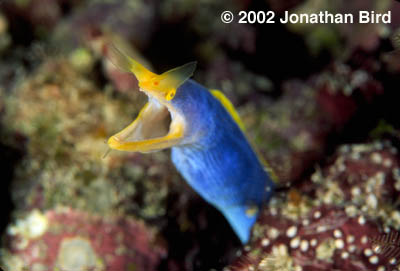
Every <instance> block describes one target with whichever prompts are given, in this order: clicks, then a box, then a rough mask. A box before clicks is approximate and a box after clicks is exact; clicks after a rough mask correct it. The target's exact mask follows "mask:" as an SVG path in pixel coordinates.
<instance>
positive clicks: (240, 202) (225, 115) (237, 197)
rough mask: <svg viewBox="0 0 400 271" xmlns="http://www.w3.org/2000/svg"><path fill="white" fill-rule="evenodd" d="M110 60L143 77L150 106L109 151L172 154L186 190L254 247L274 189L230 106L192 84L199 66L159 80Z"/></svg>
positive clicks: (116, 55) (119, 59)
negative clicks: (256, 226)
mask: <svg viewBox="0 0 400 271" xmlns="http://www.w3.org/2000/svg"><path fill="white" fill-rule="evenodd" d="M110 59H111V61H112V62H113V63H114V64H116V65H117V66H118V67H120V68H122V69H124V70H125V71H129V72H132V73H133V74H134V75H135V76H136V78H137V79H138V82H139V88H140V91H142V92H144V93H145V94H146V95H147V96H148V102H147V104H146V105H145V106H144V107H143V109H142V110H141V111H140V113H139V115H138V116H137V118H136V119H135V120H134V121H133V122H132V123H131V124H130V125H128V126H127V127H126V128H124V129H123V130H122V131H120V132H119V133H117V134H115V135H113V136H111V137H110V138H109V140H108V145H109V147H110V148H112V149H116V150H121V151H132V152H142V153H147V152H153V151H158V150H162V149H166V148H171V149H172V151H171V157H172V161H173V163H174V165H175V167H176V168H177V169H178V171H179V172H180V174H181V175H182V176H183V177H184V179H185V180H186V181H187V183H188V184H189V185H190V186H191V187H192V188H193V189H194V190H195V191H196V192H197V193H199V194H200V195H201V196H202V197H203V198H204V199H205V200H206V201H207V202H208V203H210V204H212V205H213V206H214V207H216V208H217V209H218V210H219V211H220V212H221V213H222V214H223V215H224V216H225V218H226V219H227V220H228V222H229V223H230V225H231V227H232V228H233V230H234V231H235V233H236V234H237V236H238V237H239V239H240V240H241V242H242V243H247V242H248V240H249V237H250V233H251V228H252V226H253V224H254V223H255V221H256V219H257V216H258V213H259V210H260V209H261V206H262V204H263V203H265V202H266V201H267V200H268V199H269V197H270V196H271V194H272V192H273V190H274V187H275V184H274V181H273V176H272V175H271V174H269V173H268V171H267V170H266V169H265V167H264V165H263V163H262V162H261V160H260V158H259V157H258V156H257V154H256V153H255V151H254V150H253V148H252V147H251V145H250V143H249V142H248V140H247V139H246V136H245V135H244V132H243V124H242V122H241V121H240V117H239V115H238V113H237V112H236V111H235V109H234V107H233V105H232V104H231V102H230V101H229V100H228V99H227V98H226V97H225V96H224V94H223V93H222V92H220V91H218V90H209V89H207V88H205V87H203V86H202V85H200V84H199V83H197V82H195V81H194V80H191V79H190V77H191V76H192V75H193V73H194V70H195V68H196V62H190V63H187V64H185V65H183V66H180V67H177V68H175V69H172V70H169V71H167V72H164V73H162V74H160V75H158V74H155V73H153V72H151V71H149V70H148V69H147V68H145V67H144V66H143V65H141V64H140V63H138V62H137V61H135V60H134V59H132V58H131V57H129V56H127V55H126V54H124V53H123V52H121V51H120V50H119V49H117V48H116V47H115V46H111V52H110Z"/></svg>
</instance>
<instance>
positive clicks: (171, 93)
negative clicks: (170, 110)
mask: <svg viewBox="0 0 400 271" xmlns="http://www.w3.org/2000/svg"><path fill="white" fill-rule="evenodd" d="M175 92H176V90H175V89H171V90H170V91H168V93H167V95H166V96H165V99H166V100H167V101H170V100H172V99H173V98H174V97H175Z"/></svg>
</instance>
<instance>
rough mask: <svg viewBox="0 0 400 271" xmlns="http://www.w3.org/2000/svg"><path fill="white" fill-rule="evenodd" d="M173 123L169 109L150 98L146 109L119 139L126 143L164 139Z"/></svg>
mask: <svg viewBox="0 0 400 271" xmlns="http://www.w3.org/2000/svg"><path fill="white" fill-rule="evenodd" d="M171 123H172V118H171V114H170V112H169V110H168V108H167V107H166V106H165V105H163V104H161V103H159V102H158V101H157V100H156V99H155V98H153V97H149V102H148V104H147V105H146V108H144V109H143V110H142V112H141V113H140V115H139V116H138V117H137V119H136V120H135V122H134V123H133V124H131V125H129V126H128V127H127V128H125V129H124V130H123V131H122V132H121V133H120V134H119V135H118V137H119V139H120V140H122V141H125V142H136V141H142V140H146V139H153V138H159V137H164V136H166V135H167V134H168V133H169V130H170V126H171Z"/></svg>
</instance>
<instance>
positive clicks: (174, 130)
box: [108, 124, 183, 152]
mask: <svg viewBox="0 0 400 271" xmlns="http://www.w3.org/2000/svg"><path fill="white" fill-rule="evenodd" d="M117 135H118V134H117ZM117 135H114V136H112V137H110V138H109V140H108V146H109V147H110V148H111V149H115V150H120V151H132V152H150V151H158V150H162V149H166V148H170V147H172V146H174V145H177V144H178V143H179V142H180V141H181V139H182V138H183V125H182V124H175V125H173V127H171V132H170V133H169V134H168V135H166V136H164V137H159V138H152V139H146V140H140V141H133V142H124V141H123V140H121V139H119V138H118V136H117Z"/></svg>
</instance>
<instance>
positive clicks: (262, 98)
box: [0, 0, 400, 271]
mask: <svg viewBox="0 0 400 271" xmlns="http://www.w3.org/2000/svg"><path fill="white" fill-rule="evenodd" d="M224 10H230V11H232V12H234V13H236V14H237V12H238V11H239V10H255V11H259V10H262V11H268V10H273V11H274V12H276V14H277V15H278V16H280V15H282V14H283V12H284V11H286V10H289V11H290V12H291V13H311V12H318V11H320V10H322V11H324V10H327V11H329V12H331V13H337V12H339V13H353V14H356V13H358V11H359V10H373V11H376V12H386V11H391V14H392V22H391V24H356V23H355V24H342V25H331V24H314V25H307V24H288V25H283V24H280V23H276V24H238V23H237V22H234V23H231V24H224V23H222V22H221V20H220V14H221V12H223V11H224ZM399 26H400V3H399V2H397V1H391V0H379V1H378V0H356V1H345V0H340V1H329V0H291V1H277V0H234V1H231V0H229V1H228V0H223V1H210V0H201V1H197V0H196V1H195V0H188V1H184V0H164V1H161V0H146V1H145V0H120V1H111V0H86V1H84V0H72V1H71V0H68V1H67V0H15V1H11V0H0V172H1V189H0V193H1V198H2V199H3V205H2V208H1V209H2V219H1V220H0V227H1V228H0V231H1V236H2V240H1V246H0V247H1V249H0V266H1V267H2V268H3V269H5V270H7V271H8V270H12V271H18V270H35V271H46V270H49V271H50V270H56V268H58V270H65V271H69V270H71V271H72V270H74V271H77V270H96V271H97V270H110V271H113V270H126V271H128V270H135V271H139V270H146V271H149V270H160V271H166V270H170V271H174V270H188V271H192V270H196V271H197V270H201V271H204V270H225V271H227V270H260V271H271V270H281V271H284V270H304V271H306V270H307V271H309V270H311V271H314V270H321V271H322V270H341V271H346V270H349V271H350V270H351V271H358V270H360V271H361V270H365V271H367V270H368V271H372V270H378V271H388V270H399V267H398V261H400V259H397V260H396V259H392V258H387V257H384V255H381V254H379V251H377V250H376V248H374V247H373V246H372V244H371V243H370V242H369V241H368V238H370V237H374V236H379V235H380V234H383V233H388V232H390V231H399V230H400V197H399V195H400V158H399V154H398V151H399V148H400V118H399V115H400V114H399V105H398V103H399V101H400V92H399V90H398V87H399V85H400V64H399V63H400V51H399V48H400V43H399V42H400V41H399V37H400V32H399V31H400V30H399V29H400V28H399ZM111 43H117V44H118V46H119V47H121V48H123V50H124V51H125V52H127V53H129V54H130V55H133V56H135V58H137V59H140V61H141V62H143V63H146V64H147V65H148V67H152V68H153V70H154V71H156V72H162V71H165V70H168V69H171V68H173V67H176V66H179V65H182V64H184V63H186V62H189V61H193V60H197V61H198V69H197V71H196V72H195V75H194V79H195V80H197V81H198V82H200V83H201V84H203V85H205V86H207V87H210V88H217V89H220V90H222V91H223V92H224V93H225V94H226V95H227V96H228V97H229V98H230V100H231V101H232V102H233V104H234V105H235V106H236V107H237V109H238V111H239V114H240V115H241V117H242V119H243V122H244V124H245V126H246V131H247V135H248V138H249V140H250V141H251V142H252V143H253V145H254V146H255V148H256V149H257V151H258V152H259V153H260V154H261V155H262V156H263V157H264V158H265V160H267V161H268V162H269V163H270V165H271V166H272V168H273V169H274V171H275V173H276V175H277V176H278V179H279V186H280V187H281V188H280V189H279V191H277V192H276V194H275V196H274V198H273V199H272V200H271V202H270V203H269V204H268V205H267V206H265V208H264V210H262V215H261V216H260V218H259V220H258V222H257V224H256V225H255V226H254V228H253V233H252V239H251V242H250V243H249V244H248V245H246V246H245V247H242V246H241V244H240V242H239V240H238V239H237V238H236V236H235V234H234V233H233V232H232V230H231V229H230V227H229V224H228V223H227V222H226V221H225V220H224V218H223V217H222V216H221V215H220V214H219V213H218V212H217V211H216V210H214V209H213V208H212V207H211V206H209V205H208V204H206V203H205V202H204V201H203V200H202V199H201V198H200V197H199V196H198V195H197V194H196V193H194V192H193V191H192V190H191V188H190V187H189V186H188V185H187V184H186V183H185V182H184V181H183V179H182V177H180V176H179V174H178V172H177V171H176V170H175V169H174V167H173V165H172V163H171V161H170V158H169V151H163V152H158V153H152V154H138V153H118V152H114V151H113V152H111V153H109V154H108V155H107V156H106V157H104V158H103V156H104V154H105V153H106V151H107V146H106V144H105V140H106V139H107V137H108V136H110V135H112V134H114V133H115V132H116V131H119V130H120V129H121V128H122V127H124V126H126V125H127V124H128V123H129V122H130V121H132V119H133V118H134V116H135V115H136V114H137V113H138V111H139V110H140V108H141V107H142V106H143V104H144V103H145V97H144V95H141V94H140V93H139V91H138V87H137V81H136V79H135V78H134V76H132V75H130V74H127V73H123V72H122V71H120V70H118V69H117V68H115V67H114V66H113V65H112V64H111V63H110V62H109V61H108V46H110V44H111ZM243 192H244V193H245V191H243Z"/></svg>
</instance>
